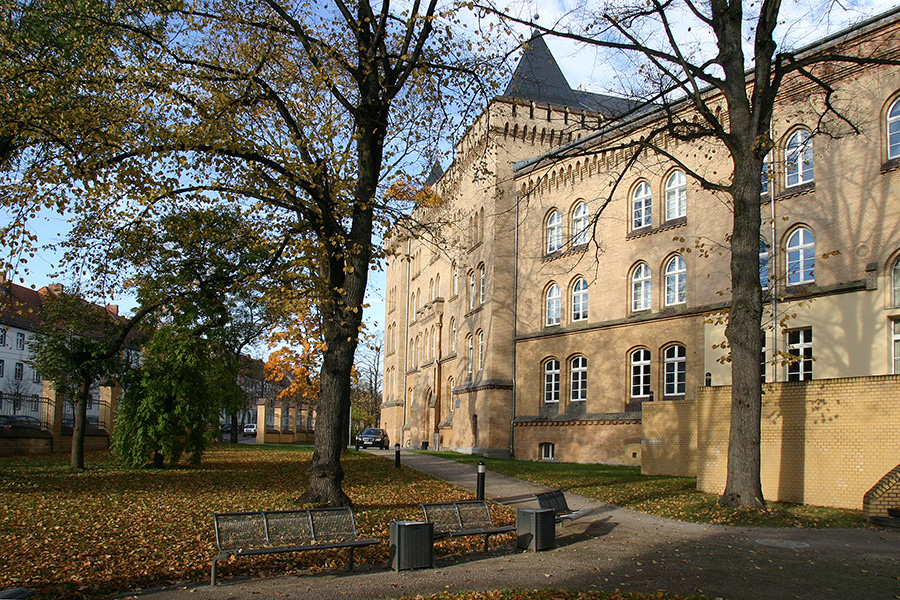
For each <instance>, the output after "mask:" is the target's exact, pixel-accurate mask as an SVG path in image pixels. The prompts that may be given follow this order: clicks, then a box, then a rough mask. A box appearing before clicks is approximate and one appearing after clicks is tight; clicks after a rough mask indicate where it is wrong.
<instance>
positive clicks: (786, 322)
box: [381, 11, 900, 464]
mask: <svg viewBox="0 0 900 600" xmlns="http://www.w3.org/2000/svg"><path fill="white" fill-rule="evenodd" d="M898 29H900V25H898V13H897V11H894V12H893V13H891V14H888V15H885V16H883V17H880V18H877V19H873V20H871V21H869V22H867V23H865V24H863V25H860V26H858V27H856V28H854V29H852V30H849V31H848V32H845V33H844V34H842V35H839V36H833V37H832V38H829V40H827V41H824V42H822V43H820V44H818V45H815V46H813V47H810V48H809V49H808V50H807V52H821V51H826V50H828V49H829V48H832V47H833V46H834V45H835V44H842V51H845V52H847V51H858V52H859V53H860V54H869V53H871V52H872V51H877V52H879V53H881V55H882V56H888V57H892V58H893V57H896V56H898V55H900V36H898ZM816 74H817V76H819V77H821V78H823V79H824V80H825V81H827V82H828V83H829V84H830V85H831V86H832V87H833V88H834V93H833V94H832V97H831V98H830V100H831V102H832V103H833V106H835V107H836V108H837V110H838V112H839V113H840V114H841V115H842V116H844V117H848V120H847V121H845V120H843V119H842V118H841V117H839V116H838V115H837V114H836V113H835V112H829V111H827V110H825V105H824V96H823V95H821V94H819V93H818V89H819V88H818V86H817V84H815V83H814V82H812V81H811V80H810V79H808V78H802V77H798V78H796V79H792V80H788V81H786V82H785V83H784V85H783V86H782V88H781V93H780V95H779V97H778V102H777V106H776V109H775V115H774V118H773V123H772V126H773V132H774V139H775V141H776V146H775V148H774V149H773V150H772V152H771V153H770V156H769V159H768V160H769V162H768V169H767V178H766V181H765V185H764V195H763V198H762V200H763V204H762V217H763V223H764V225H763V230H762V236H761V239H760V281H761V283H762V285H763V289H764V298H765V303H766V307H767V308H766V311H767V314H766V316H765V317H764V321H765V322H764V327H763V331H762V332H761V336H762V338H763V340H764V352H763V355H762V356H761V357H760V376H761V378H762V379H763V381H765V382H767V383H778V382H794V381H797V382H802V381H810V380H819V379H833V378H847V377H864V376H873V375H875V376H879V375H890V374H893V373H900V179H898V178H900V173H898V170H897V169H898V168H900V69H898V68H897V67H895V66H867V67H864V66H857V65H829V66H827V67H823V68H822V69H821V71H820V72H817V73H816ZM536 81H537V82H540V83H539V84H536V83H535V82H536ZM716 102H717V100H716V98H715V97H712V98H711V100H710V104H711V105H713V106H715V105H716ZM719 104H722V103H721V102H720V103H719ZM721 109H722V110H723V111H724V105H722V106H721ZM680 110H681V111H683V114H685V115H686V118H690V114H689V113H690V111H691V110H692V109H691V108H690V107H689V106H684V107H683V108H681V109H680ZM662 118H664V114H663V113H662V112H661V111H654V110H653V109H644V110H641V109H638V108H637V107H636V106H635V105H632V104H631V103H628V102H626V101H623V100H621V99H615V98H609V97H605V96H597V95H592V94H587V93H585V92H580V91H577V90H571V89H570V88H569V86H568V84H567V83H566V82H565V79H564V78H563V77H562V74H561V73H559V70H558V68H557V67H556V65H555V63H553V59H552V56H550V55H549V51H548V50H547V49H546V46H545V45H544V44H543V42H542V41H541V40H540V39H539V38H538V39H536V40H534V41H533V42H532V43H531V44H530V45H529V48H528V49H527V50H526V52H525V55H524V56H523V58H522V61H521V63H520V65H519V67H518V69H517V71H516V73H515V75H514V76H513V79H512V81H511V83H510V86H509V88H507V91H506V94H505V95H504V96H502V97H499V98H496V99H495V100H494V101H492V102H491V103H490V104H489V106H488V107H486V108H485V110H484V112H483V113H482V115H481V116H480V118H479V119H478V120H477V121H476V123H475V124H473V125H472V127H470V128H469V130H468V131H467V132H466V134H465V136H464V137H463V139H462V141H461V142H460V144H459V145H458V146H457V154H456V156H457V158H456V161H455V162H454V163H453V164H452V165H451V166H450V167H449V168H448V169H447V171H446V172H444V173H443V174H442V175H441V176H440V177H439V178H436V180H435V181H430V182H429V183H433V188H434V190H435V191H436V192H437V193H438V194H439V196H440V197H441V198H442V199H443V203H442V204H441V205H440V206H438V207H436V208H429V209H423V210H420V211H418V212H417V213H416V214H415V215H414V216H413V218H412V219H410V220H409V221H408V222H403V223H398V224H397V225H396V226H395V227H394V229H393V230H392V235H391V236H390V237H389V241H388V251H389V256H390V259H389V262H388V271H387V311H386V320H385V323H386V341H387V353H386V357H385V379H384V381H385V392H384V401H383V404H382V411H381V415H382V422H383V426H384V427H385V428H386V429H387V430H388V432H389V434H390V435H391V439H392V440H395V441H401V442H402V443H403V444H404V445H406V446H419V445H420V444H424V443H429V444H437V445H439V446H440V447H443V448H450V449H456V450H460V451H463V452H475V453H482V454H486V455H495V456H513V457H515V458H520V459H529V460H563V461H575V462H609V463H628V464H639V463H640V460H641V452H642V447H643V448H646V447H647V440H646V439H643V438H644V435H643V431H642V417H643V412H644V409H643V407H644V406H645V405H646V403H649V402H653V403H658V402H671V403H678V402H692V401H694V400H695V399H696V397H697V394H698V391H699V390H700V389H701V388H705V387H707V386H723V385H728V384H730V365H729V363H728V360H727V352H728V350H727V344H726V343H725V336H724V328H725V312H724V311H725V309H726V308H727V305H728V299H729V294H730V291H729V287H730V272H729V269H730V267H729V260H730V256H729V253H728V252H729V251H728V235H729V232H730V230H731V226H732V214H731V209H730V206H729V204H728V202H727V200H726V199H725V198H724V197H723V196H722V195H720V194H716V193H714V192H710V191H708V190H704V189H702V188H701V187H700V186H699V184H697V183H696V182H695V181H694V180H693V179H692V178H691V177H690V176H688V174H687V173H686V172H685V169H684V168H683V167H686V168H687V169H690V170H693V171H696V172H697V173H700V174H703V175H704V176H707V177H708V178H711V179H715V178H719V179H720V180H723V181H725V180H727V178H728V174H729V173H730V162H729V161H728V159H727V154H726V153H725V152H724V151H723V150H722V149H721V148H717V147H716V146H715V144H711V143H709V142H704V143H703V144H702V145H700V144H698V143H685V142H679V141H678V140H676V139H674V138H663V139H662V141H661V146H662V147H663V148H664V149H665V153H662V152H657V153H649V154H644V155H641V156H640V157H639V158H637V159H636V160H632V159H633V158H634V153H633V150H631V148H633V147H634V141H635V140H638V139H640V138H641V137H642V136H646V135H648V132H650V131H651V130H652V129H654V126H655V125H658V124H659V121H660V119H662ZM723 119H724V117H723ZM848 121H849V122H850V123H852V124H853V127H854V128H857V129H858V131H853V130H852V128H851V127H850V125H849V124H848ZM725 125H727V122H725ZM666 154H669V155H671V156H676V157H678V159H679V161H681V162H682V163H683V165H681V166H680V165H678V164H677V163H676V162H675V161H672V160H671V159H670V158H669V157H667V156H666ZM674 405H675V404H673V406H674ZM654 427H655V428H656V429H659V424H658V423H657V424H655V425H654Z"/></svg>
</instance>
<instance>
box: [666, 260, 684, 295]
mask: <svg viewBox="0 0 900 600" xmlns="http://www.w3.org/2000/svg"><path fill="white" fill-rule="evenodd" d="M686 282H687V267H686V266H685V264H684V259H683V258H681V257H680V256H673V257H672V259H671V260H670V261H669V262H668V264H666V306H672V305H674V304H684V303H685V301H686V300H687V292H686Z"/></svg>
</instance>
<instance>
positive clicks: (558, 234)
mask: <svg viewBox="0 0 900 600" xmlns="http://www.w3.org/2000/svg"><path fill="white" fill-rule="evenodd" d="M560 248H562V215H561V214H560V213H559V211H558V210H554V211H553V212H552V213H550V216H548V217H547V254H550V253H551V252H556V251H557V250H559V249H560Z"/></svg>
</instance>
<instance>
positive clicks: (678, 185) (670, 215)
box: [666, 170, 687, 221]
mask: <svg viewBox="0 0 900 600" xmlns="http://www.w3.org/2000/svg"><path fill="white" fill-rule="evenodd" d="M686 214H687V180H686V179H685V177H684V171H680V170H679V171H675V172H673V173H672V174H671V175H669V179H667V180H666V221H670V220H672V219H677V218H678V217H683V216H685V215H686Z"/></svg>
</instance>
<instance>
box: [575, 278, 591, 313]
mask: <svg viewBox="0 0 900 600" xmlns="http://www.w3.org/2000/svg"><path fill="white" fill-rule="evenodd" d="M587 318H588V283H587V280H586V279H585V278H584V277H579V278H578V279H577V280H576V281H575V285H573V286H572V320H573V321H584V320H586V319H587Z"/></svg>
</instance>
